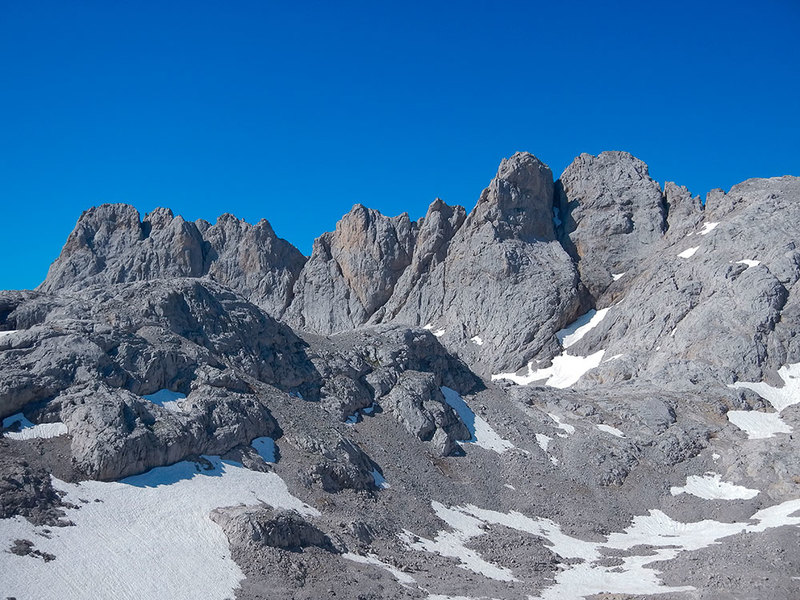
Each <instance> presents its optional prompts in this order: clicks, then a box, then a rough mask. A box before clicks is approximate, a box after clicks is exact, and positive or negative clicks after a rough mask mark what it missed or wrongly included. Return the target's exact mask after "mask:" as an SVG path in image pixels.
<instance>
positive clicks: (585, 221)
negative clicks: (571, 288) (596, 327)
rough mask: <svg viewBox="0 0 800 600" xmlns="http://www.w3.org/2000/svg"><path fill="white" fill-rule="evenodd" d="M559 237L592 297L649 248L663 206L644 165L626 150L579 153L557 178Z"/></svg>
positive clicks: (663, 218) (657, 234) (663, 224)
mask: <svg viewBox="0 0 800 600" xmlns="http://www.w3.org/2000/svg"><path fill="white" fill-rule="evenodd" d="M558 190H559V214H560V218H561V220H562V221H563V225H562V228H561V230H562V238H561V239H562V241H563V243H564V245H565V247H566V248H567V249H568V250H569V251H570V254H571V255H572V256H573V257H574V258H575V260H576V261H577V262H578V269H579V270H580V274H581V282H582V283H583V284H584V285H585V286H586V287H587V288H588V290H589V292H590V293H591V294H592V296H594V297H598V296H599V295H600V294H602V293H603V291H605V289H606V288H607V287H608V286H609V285H611V282H612V281H613V278H612V274H619V273H625V272H627V271H629V270H630V269H632V268H633V267H634V266H635V264H636V263H637V262H638V261H639V260H641V257H642V254H647V253H648V252H650V251H652V249H653V247H654V246H655V245H656V244H657V243H658V242H659V241H660V240H661V237H662V235H663V234H664V232H665V231H666V230H667V206H666V204H665V200H664V196H663V194H662V192H661V188H660V186H659V185H658V184H657V183H656V182H655V181H653V180H652V179H651V178H650V175H649V173H648V170H647V165H646V164H644V163H643V162H642V161H641V160H639V159H637V158H634V157H633V156H631V155H630V154H628V153H627V152H603V153H601V154H600V155H598V156H592V155H590V154H581V155H580V156H578V157H577V158H576V159H575V160H574V161H573V162H572V164H571V165H569V166H568V167H567V168H566V170H565V171H564V173H562V175H561V178H560V179H559V181H558Z"/></svg>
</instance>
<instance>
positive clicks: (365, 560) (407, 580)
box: [342, 552, 417, 585]
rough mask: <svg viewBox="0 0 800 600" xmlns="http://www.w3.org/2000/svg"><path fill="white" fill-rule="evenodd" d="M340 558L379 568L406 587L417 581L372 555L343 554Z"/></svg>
mask: <svg viewBox="0 0 800 600" xmlns="http://www.w3.org/2000/svg"><path fill="white" fill-rule="evenodd" d="M342 558H344V559H347V560H350V561H352V562H355V563H361V564H362V565H373V566H375V567H380V568H381V569H384V570H385V571H388V572H389V573H391V574H392V576H393V577H394V578H395V579H397V581H399V582H400V583H402V584H404V585H407V584H415V583H417V580H416V579H414V578H413V577H412V576H411V575H409V574H408V573H403V571H401V570H400V569H398V568H397V567H395V566H394V565H390V564H389V563H386V562H383V561H382V560H381V559H379V558H378V557H377V556H375V555H374V554H367V555H366V556H363V555H361V554H354V553H352V552H345V553H344V554H342Z"/></svg>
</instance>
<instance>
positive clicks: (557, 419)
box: [547, 413, 575, 435]
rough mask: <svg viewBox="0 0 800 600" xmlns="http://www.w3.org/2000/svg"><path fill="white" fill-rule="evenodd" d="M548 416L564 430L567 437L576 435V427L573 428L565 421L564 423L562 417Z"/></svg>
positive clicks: (550, 414)
mask: <svg viewBox="0 0 800 600" xmlns="http://www.w3.org/2000/svg"><path fill="white" fill-rule="evenodd" d="M547 416H548V417H550V418H551V419H553V421H555V423H556V425H557V426H558V428H559V429H563V430H564V431H565V432H566V434H567V435H572V434H573V433H575V427H573V426H572V425H570V424H569V423H565V422H564V421H562V420H561V417H559V416H558V415H554V414H553V413H547Z"/></svg>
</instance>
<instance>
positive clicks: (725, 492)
mask: <svg viewBox="0 0 800 600" xmlns="http://www.w3.org/2000/svg"><path fill="white" fill-rule="evenodd" d="M669 492H670V494H672V495H673V496H677V495H679V494H691V495H692V496H697V497H698V498H703V499H704V500H749V499H750V498H755V497H756V496H758V494H759V491H758V490H754V489H751V488H746V487H744V486H742V485H736V484H733V483H728V482H726V481H722V475H720V474H719V473H713V472H711V471H709V472H708V473H706V474H705V475H703V476H700V475H689V477H687V478H686V485H684V486H683V487H677V486H673V487H671V488H670V490H669Z"/></svg>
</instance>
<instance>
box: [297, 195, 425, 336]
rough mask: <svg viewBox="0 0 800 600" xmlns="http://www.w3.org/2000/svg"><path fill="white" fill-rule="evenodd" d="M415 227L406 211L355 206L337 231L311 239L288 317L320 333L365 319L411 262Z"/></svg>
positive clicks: (364, 320)
mask: <svg viewBox="0 0 800 600" xmlns="http://www.w3.org/2000/svg"><path fill="white" fill-rule="evenodd" d="M417 228H418V226H417V224H415V223H411V221H410V220H409V218H408V215H407V214H402V215H400V216H399V217H394V218H389V217H385V216H383V215H382V214H380V213H379V212H377V211H375V210H370V209H368V208H365V207H363V206H361V205H360V204H357V205H356V206H354V207H353V209H352V210H351V211H350V212H349V213H347V214H346V215H345V216H344V217H343V218H342V220H341V221H339V222H338V223H337V224H336V231H334V232H333V233H326V234H323V235H322V236H321V237H319V238H318V239H317V240H316V241H315V242H314V248H313V251H312V253H311V258H310V259H309V260H308V262H307V263H306V265H305V267H304V268H303V271H302V272H301V274H300V277H299V278H298V280H297V282H296V283H295V288H294V300H293V302H292V305H291V306H290V307H289V310H288V311H287V312H286V320H287V321H288V322H289V323H290V324H292V325H293V326H295V327H297V328H299V329H304V330H307V331H313V332H315V333H323V334H329V333H336V332H339V331H346V330H349V329H353V328H354V327H357V326H359V325H363V324H364V323H366V322H367V320H368V319H369V318H370V316H372V314H373V313H374V312H375V311H376V310H377V309H378V308H379V307H381V306H383V304H384V303H386V301H387V300H388V299H389V298H390V297H391V295H392V292H393V291H394V288H395V285H396V283H397V280H398V279H399V278H400V276H401V275H402V274H403V272H404V270H405V269H406V268H407V267H408V266H409V265H410V264H411V260H412V255H413V253H414V244H415V242H416V234H417Z"/></svg>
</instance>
